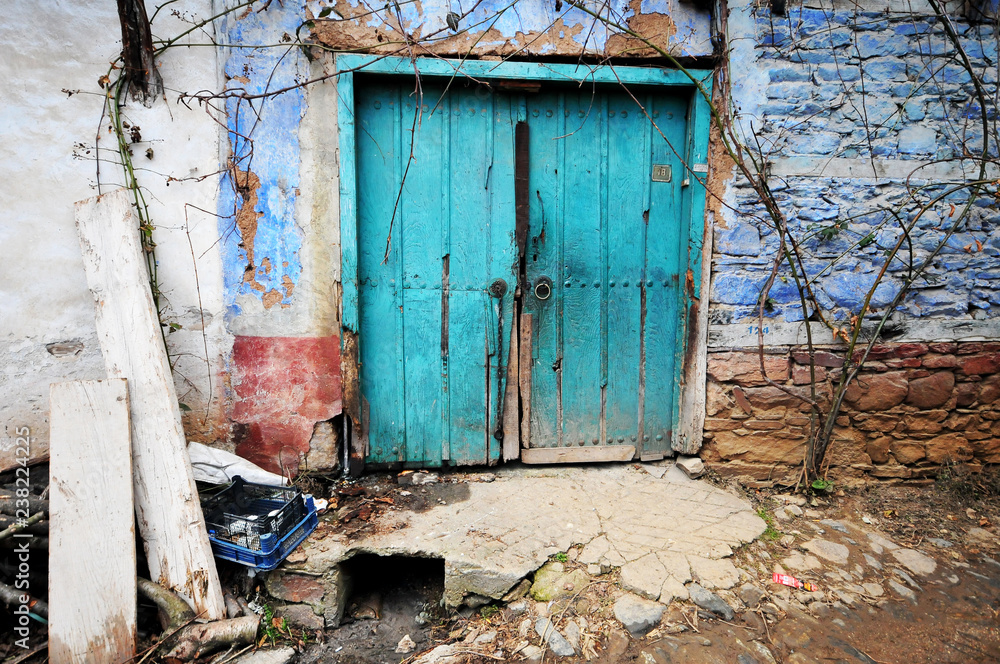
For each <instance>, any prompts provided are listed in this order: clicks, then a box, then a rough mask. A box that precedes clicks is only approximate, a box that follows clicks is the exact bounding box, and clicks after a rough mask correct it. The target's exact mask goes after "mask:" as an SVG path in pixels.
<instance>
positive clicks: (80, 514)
mask: <svg viewBox="0 0 1000 664" xmlns="http://www.w3.org/2000/svg"><path fill="white" fill-rule="evenodd" d="M49 401H50V407H51V415H50V418H49V422H50V425H49V426H50V433H49V440H50V442H49V449H50V452H51V459H50V461H49V487H50V489H49V492H50V493H49V501H50V502H49V660H50V661H52V662H58V663H59V664H76V663H77V662H79V663H80V664H105V663H107V664H118V663H119V662H122V661H125V660H126V659H129V658H130V657H132V655H134V654H135V626H136V589H135V527H134V524H135V518H134V516H133V512H132V454H131V448H130V444H129V415H128V393H127V387H126V384H125V381H124V380H123V379H121V378H112V379H110V380H106V381H96V380H88V381H73V382H69V383H53V384H52V386H51V388H50V391H49ZM36 555H42V554H41V552H39V553H38V554H36Z"/></svg>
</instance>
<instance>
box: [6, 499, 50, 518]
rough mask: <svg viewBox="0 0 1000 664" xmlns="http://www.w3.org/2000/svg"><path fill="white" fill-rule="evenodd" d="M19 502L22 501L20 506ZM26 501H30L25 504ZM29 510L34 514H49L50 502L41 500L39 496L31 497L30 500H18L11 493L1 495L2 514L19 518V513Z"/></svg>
mask: <svg viewBox="0 0 1000 664" xmlns="http://www.w3.org/2000/svg"><path fill="white" fill-rule="evenodd" d="M18 501H21V502H20V504H18ZM24 501H28V502H27V503H25V502H24ZM25 505H27V509H28V511H29V512H31V513H32V514H34V513H35V512H45V513H46V514H48V513H49V501H47V500H44V499H42V498H39V497H38V496H30V497H28V498H16V497H15V496H14V495H13V494H11V493H2V494H0V514H9V515H11V516H17V511H18V510H19V509H20V510H23V509H25Z"/></svg>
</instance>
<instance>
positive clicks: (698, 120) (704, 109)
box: [336, 54, 712, 473]
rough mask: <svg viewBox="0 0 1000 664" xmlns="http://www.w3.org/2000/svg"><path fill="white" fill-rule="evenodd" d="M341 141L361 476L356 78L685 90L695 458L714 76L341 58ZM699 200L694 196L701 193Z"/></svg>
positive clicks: (688, 375)
mask: <svg viewBox="0 0 1000 664" xmlns="http://www.w3.org/2000/svg"><path fill="white" fill-rule="evenodd" d="M336 67H337V71H338V75H337V100H338V101H337V138H338V146H339V159H338V161H339V170H340V261H341V263H340V267H341V297H340V320H341V380H342V385H343V412H344V414H345V415H347V416H348V417H349V418H350V420H349V421H350V422H351V423H352V426H351V427H350V431H347V433H349V435H350V436H351V440H350V442H349V445H348V446H347V457H348V462H349V470H350V471H351V472H352V473H359V472H360V471H361V469H362V468H363V464H364V458H365V456H366V454H367V430H366V429H367V427H366V426H364V421H365V418H364V417H363V413H364V412H365V410H366V404H363V403H362V399H361V388H360V374H359V365H358V362H359V358H360V355H359V352H358V343H359V336H360V330H359V325H358V319H359V315H358V207H357V171H356V169H357V152H356V145H355V139H356V134H355V131H356V128H355V122H354V88H355V80H354V77H355V74H357V73H361V74H364V75H370V74H375V75H378V74H381V75H397V76H400V75H402V76H407V75H409V76H412V75H413V74H414V73H419V74H420V75H422V76H434V77H444V78H458V77H463V78H469V79H473V80H476V81H481V80H495V79H506V80H523V81H542V82H548V83H559V82H563V83H576V84H611V85H629V84H631V85H655V86H659V87H663V88H680V89H682V90H684V92H686V93H689V94H690V95H691V101H690V106H689V112H688V122H687V123H686V132H687V136H686V137H685V155H684V163H685V164H687V165H688V167H689V168H688V170H687V171H686V172H685V173H684V177H685V178H689V179H690V182H691V184H692V185H693V186H686V187H684V188H683V189H682V190H681V201H680V204H681V215H682V218H684V219H687V222H688V225H689V227H688V233H687V235H688V253H687V260H686V272H685V274H686V280H685V284H686V286H685V289H684V291H685V298H684V307H685V316H684V317H683V319H682V321H681V327H682V330H681V334H680V335H679V338H681V339H685V340H686V343H685V347H684V348H682V349H678V358H679V359H681V360H682V364H681V374H682V375H683V379H682V382H681V390H680V392H681V394H680V398H679V399H678V402H677V406H676V407H677V408H679V409H680V413H679V417H680V419H679V431H678V435H677V436H676V438H675V440H674V442H673V448H674V449H675V450H676V451H679V452H684V453H693V452H695V451H697V449H698V448H699V447H700V446H701V439H702V429H703V426H704V418H705V414H704V403H705V389H706V388H705V365H706V362H707V354H706V349H707V346H706V341H707V331H708V319H707V311H708V306H707V304H708V303H707V301H706V302H702V299H703V298H702V285H703V284H708V282H709V280H708V276H709V269H710V262H711V255H710V254H707V255H706V253H707V252H710V251H711V244H712V243H711V237H712V236H711V232H710V230H711V229H710V228H708V224H707V223H706V218H705V195H704V194H705V185H706V179H707V177H708V166H707V164H708V143H709V126H710V119H711V116H710V108H709V101H708V100H709V98H710V97H711V94H712V71H711V70H705V69H688V70H678V69H663V68H660V67H614V66H589V65H573V64H559V63H545V62H496V61H491V60H451V59H444V58H432V57H426V58H416V59H415V60H410V59H409V58H400V57H396V56H380V55H360V54H338V55H337V56H336ZM696 191H697V192H698V195H695V192H696Z"/></svg>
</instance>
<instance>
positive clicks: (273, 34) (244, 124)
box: [217, 0, 308, 317]
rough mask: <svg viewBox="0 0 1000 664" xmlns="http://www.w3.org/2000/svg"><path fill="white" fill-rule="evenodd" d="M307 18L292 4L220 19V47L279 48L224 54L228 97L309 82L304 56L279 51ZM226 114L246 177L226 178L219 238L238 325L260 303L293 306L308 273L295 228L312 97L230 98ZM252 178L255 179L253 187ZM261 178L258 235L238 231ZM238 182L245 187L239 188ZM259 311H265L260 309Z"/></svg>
mask: <svg viewBox="0 0 1000 664" xmlns="http://www.w3.org/2000/svg"><path fill="white" fill-rule="evenodd" d="M304 15H305V5H304V3H301V2H294V1H291V0H285V2H283V3H271V5H270V6H269V7H268V8H267V10H266V11H257V10H256V9H255V10H253V11H236V12H233V13H230V14H228V15H226V16H224V17H223V18H222V19H220V21H219V23H218V25H217V32H218V34H219V36H220V41H222V42H224V43H227V44H239V45H248V46H253V45H271V46H265V47H260V48H231V49H223V54H224V56H225V60H224V74H225V78H226V84H225V89H226V90H244V91H246V93H247V94H248V95H261V94H264V93H266V92H269V91H274V90H279V89H282V88H286V87H290V86H294V85H295V84H296V83H297V82H299V81H300V80H303V78H304V76H305V74H306V73H307V71H308V69H307V66H306V64H305V63H304V62H303V57H302V54H301V51H300V50H299V49H295V48H287V47H284V48H283V47H277V48H275V47H274V46H273V45H276V44H277V45H280V44H281V43H282V41H283V37H284V36H286V35H294V34H295V31H296V29H297V28H298V27H299V26H300V25H301V24H302V22H303V18H302V17H303V16H304ZM225 111H226V118H225V121H226V124H227V129H228V132H227V138H228V143H229V145H228V148H229V151H230V154H229V163H230V165H231V167H232V166H234V167H235V169H237V171H238V174H237V173H234V172H233V170H232V168H230V170H229V171H228V172H225V173H224V174H223V176H222V181H221V183H220V191H219V204H218V207H219V231H220V237H221V240H220V242H221V247H222V258H223V267H224V286H225V299H226V306H227V308H228V312H229V315H230V317H238V316H240V315H242V314H244V313H251V312H247V311H244V308H246V306H247V304H248V303H249V302H251V301H252V300H260V302H261V304H263V307H264V308H267V309H270V308H272V307H275V306H278V307H289V306H291V302H292V297H293V293H294V287H295V284H297V283H298V280H299V276H300V275H301V272H302V263H301V259H300V255H299V252H300V249H301V247H302V242H303V238H302V234H301V232H300V230H299V228H298V226H297V225H296V224H295V206H296V196H297V195H298V190H297V188H298V186H299V180H300V174H299V163H300V159H299V125H300V123H301V121H302V117H303V115H304V113H305V93H304V92H303V90H302V89H301V88H299V89H293V90H289V91H288V92H285V93H283V94H280V95H277V96H274V97H267V98H260V99H250V100H247V99H237V98H230V99H228V100H227V101H226V104H225ZM223 168H226V165H225V164H223ZM248 172H249V173H252V176H250V179H249V180H245V179H244V178H246V177H247V176H246V175H245V174H246V173H248ZM253 176H256V179H257V180H259V185H258V186H256V187H255V188H254V193H255V194H256V203H255V204H254V206H253V211H254V214H255V216H256V217H257V219H256V228H255V229H253V230H252V231H250V230H248V229H246V228H243V229H241V228H239V227H238V226H237V220H238V218H239V217H238V216H237V210H239V209H240V208H242V207H244V196H241V195H240V193H238V192H237V185H244V186H245V185H246V183H247V182H250V183H253V182H254V179H253ZM234 177H238V178H239V179H240V180H241V182H236V181H234ZM249 200H252V199H249ZM244 214H247V213H246V212H244ZM251 244H252V247H253V255H252V260H251V256H250V255H249V248H250V246H251ZM248 270H252V272H248ZM254 308H255V309H256V310H257V311H260V310H261V307H259V306H256V305H255V306H254Z"/></svg>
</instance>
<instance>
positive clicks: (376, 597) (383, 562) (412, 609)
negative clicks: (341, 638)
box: [341, 553, 444, 636]
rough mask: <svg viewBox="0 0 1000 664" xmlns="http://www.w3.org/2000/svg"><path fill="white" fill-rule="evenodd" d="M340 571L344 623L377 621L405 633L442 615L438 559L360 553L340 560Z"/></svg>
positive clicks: (441, 572)
mask: <svg viewBox="0 0 1000 664" xmlns="http://www.w3.org/2000/svg"><path fill="white" fill-rule="evenodd" d="M341 570H342V571H343V572H344V574H345V576H346V578H347V582H348V595H347V603H346V611H345V612H344V622H345V623H349V622H353V621H360V620H379V621H382V622H383V624H384V625H386V626H388V627H390V628H391V627H393V626H397V627H399V628H400V629H402V630H404V633H405V630H411V629H412V628H411V626H414V627H421V626H426V625H429V624H430V623H432V622H435V621H436V620H437V619H438V618H440V617H441V616H442V615H443V612H442V608H441V598H442V597H443V596H444V560H442V559H439V558H417V557H410V556H379V555H375V554H369V553H364V554H358V555H356V556H354V557H353V558H350V559H349V560H346V561H344V562H343V563H341ZM400 636H402V634H401V635H400Z"/></svg>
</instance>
